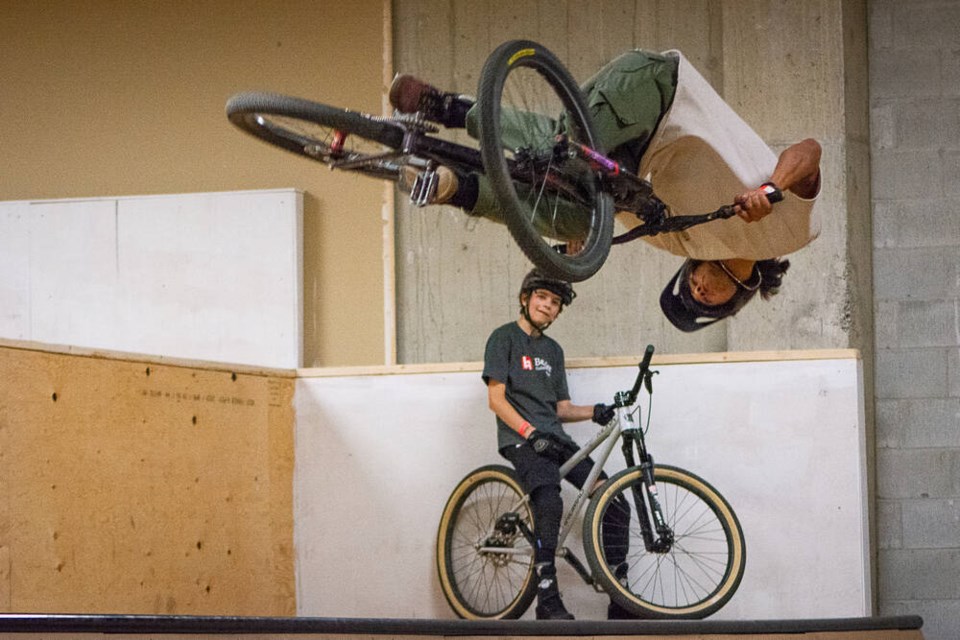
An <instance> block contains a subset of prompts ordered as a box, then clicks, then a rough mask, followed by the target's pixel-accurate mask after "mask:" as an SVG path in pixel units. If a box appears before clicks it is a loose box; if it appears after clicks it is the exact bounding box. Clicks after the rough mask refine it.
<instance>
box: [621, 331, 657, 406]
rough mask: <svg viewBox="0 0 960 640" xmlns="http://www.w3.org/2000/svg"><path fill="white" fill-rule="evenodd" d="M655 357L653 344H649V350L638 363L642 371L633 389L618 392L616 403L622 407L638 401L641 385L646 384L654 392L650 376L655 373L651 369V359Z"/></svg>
mask: <svg viewBox="0 0 960 640" xmlns="http://www.w3.org/2000/svg"><path fill="white" fill-rule="evenodd" d="M652 358H653V345H652V344H648V345H647V350H646V351H645V352H644V354H643V360H641V361H640V364H639V365H638V367H639V369H640V371H639V372H638V373H637V380H636V382H634V383H633V389H631V390H630V391H628V392H626V393H625V394H622V393H621V394H617V398H616V404H617V405H618V406H621V407H628V406H630V405H632V404H633V403H634V402H636V401H637V396H638V395H640V385H645V386H646V387H647V391H648V392H649V393H653V384H652V383H651V382H650V377H651V376H652V375H653V372H652V371H650V360H651V359H652Z"/></svg>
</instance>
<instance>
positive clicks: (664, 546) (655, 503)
mask: <svg viewBox="0 0 960 640" xmlns="http://www.w3.org/2000/svg"><path fill="white" fill-rule="evenodd" d="M633 444H634V442H633V438H632V437H627V438H624V443H623V455H624V458H625V459H626V462H627V464H628V465H629V466H631V467H633V466H639V467H640V472H641V473H642V474H643V483H642V486H643V490H641V488H640V486H639V485H633V487H632V493H633V506H634V509H636V512H637V521H638V522H639V524H640V535H641V536H642V537H643V544H644V546H645V547H646V549H647V551H649V552H651V553H666V552H667V551H669V550H670V548H671V546H672V545H673V531H672V530H671V529H670V527H669V526H668V525H667V523H666V520H665V519H664V517H663V508H662V507H661V506H660V499H659V496H658V493H657V484H656V482H655V481H654V477H653V456H652V455H649V454H648V453H646V451H645V450H644V449H643V448H640V464H639V465H636V462H635V460H634V457H633ZM651 516H652V517H653V522H652V523H651V521H650V518H651Z"/></svg>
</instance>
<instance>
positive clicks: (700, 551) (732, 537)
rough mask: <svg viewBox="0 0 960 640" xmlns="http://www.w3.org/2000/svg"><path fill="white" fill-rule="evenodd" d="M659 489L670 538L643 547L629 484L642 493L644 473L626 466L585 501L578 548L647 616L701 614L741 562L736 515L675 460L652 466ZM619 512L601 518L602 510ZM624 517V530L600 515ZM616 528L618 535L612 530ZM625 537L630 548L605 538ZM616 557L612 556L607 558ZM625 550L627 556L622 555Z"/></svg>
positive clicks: (612, 588) (614, 590) (728, 586)
mask: <svg viewBox="0 0 960 640" xmlns="http://www.w3.org/2000/svg"><path fill="white" fill-rule="evenodd" d="M654 481H655V484H656V486H657V496H658V499H659V501H660V504H661V506H662V508H663V516H664V519H665V520H666V524H667V525H668V526H669V527H670V528H671V529H672V530H673V534H674V540H673V544H672V545H671V546H670V548H669V550H668V551H666V552H663V553H657V552H649V551H648V550H647V549H646V547H645V545H644V541H643V538H642V537H641V534H640V525H639V523H638V520H637V513H636V504H637V502H636V501H635V500H634V494H633V492H634V490H638V491H640V492H645V491H646V489H645V488H644V485H643V473H642V472H641V470H640V469H639V468H636V467H632V468H630V469H626V470H624V471H621V472H620V473H618V474H616V475H615V476H613V477H612V478H611V479H610V480H609V481H608V482H607V483H606V484H604V486H603V487H601V488H600V490H599V491H598V492H597V494H596V496H595V497H594V499H593V500H592V501H591V503H590V506H589V508H588V509H587V513H586V516H585V517H584V523H583V524H584V547H585V552H586V556H587V560H588V562H589V563H590V568H591V569H592V570H593V574H594V576H595V577H596V578H597V580H598V581H599V582H600V584H601V585H602V586H603V588H604V590H605V591H606V592H607V593H608V594H609V595H610V597H611V598H612V599H613V600H615V601H616V602H617V603H618V604H620V605H621V606H622V607H624V608H625V609H627V610H629V611H632V612H633V613H635V614H637V615H639V616H642V617H647V618H688V619H698V618H705V617H706V616H709V615H711V614H713V613H715V612H716V611H718V610H719V609H720V608H721V607H722V606H723V605H725V604H726V603H727V601H729V600H730V598H731V597H733V594H734V593H735V592H736V590H737V587H739V586H740V580H741V579H742V578H743V572H744V567H745V564H746V545H745V542H744V538H743V530H742V529H741V527H740V522H739V520H737V516H736V514H735V513H734V511H733V508H732V507H731V506H730V504H729V503H728V502H727V501H726V500H725V499H724V498H723V496H721V495H720V493H719V492H718V491H717V490H716V489H714V488H713V487H712V486H710V485H709V484H708V483H707V482H706V481H705V480H703V479H702V478H699V477H698V476H696V475H694V474H692V473H690V472H688V471H684V470H683V469H678V468H676V467H669V466H660V465H657V466H656V467H654ZM624 502H626V504H629V505H630V513H623V516H624V517H621V518H616V517H607V518H605V514H606V512H607V510H608V509H620V510H623V504H624ZM617 521H619V522H621V523H622V522H624V521H628V522H629V527H628V531H626V532H623V531H620V532H615V531H608V532H607V535H608V544H607V548H605V546H604V522H606V523H607V524H606V526H615V527H616V526H620V525H611V524H610V523H611V522H617ZM618 534H619V535H618ZM611 538H612V539H615V540H623V539H624V538H626V540H627V541H628V544H629V548H628V549H624V548H623V547H622V546H621V547H619V548H617V547H615V546H613V545H611V544H610V543H609V540H610V539H611ZM608 554H609V555H610V556H616V558H609V557H608ZM624 554H626V561H625V565H624V563H621V562H620V558H622V557H623V556H624Z"/></svg>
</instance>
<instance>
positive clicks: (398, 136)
mask: <svg viewBox="0 0 960 640" xmlns="http://www.w3.org/2000/svg"><path fill="white" fill-rule="evenodd" d="M226 109H227V117H228V118H229V120H230V122H232V123H233V124H234V125H236V126H237V127H239V128H240V129H243V130H244V131H246V132H247V133H249V134H251V135H253V136H256V137H257V138H260V139H261V140H263V141H265V142H268V143H270V144H272V145H274V146H277V147H280V148H281V149H286V150H287V151H291V152H293V153H296V154H297V155H299V156H303V157H305V158H309V159H310V160H315V161H317V162H320V163H323V164H325V165H328V166H330V167H331V168H334V169H341V170H346V171H355V172H357V173H360V174H363V175H366V176H370V177H372V178H378V179H381V180H392V181H394V182H395V181H396V180H397V178H398V176H399V170H400V167H401V166H402V165H401V163H400V162H398V161H397V160H396V159H395V158H396V157H397V156H399V152H397V151H396V150H398V149H400V148H401V147H402V145H403V129H402V128H401V127H400V126H398V125H396V124H394V123H391V122H385V121H382V120H378V119H376V118H374V117H373V116H369V115H366V114H363V113H358V112H355V111H349V110H347V109H340V108H337V107H331V106H328V105H325V104H320V103H318V102H311V101H309V100H303V99H301V98H294V97H291V96H284V95H279V94H275V93H258V92H251V93H239V94H237V95H235V96H233V97H232V98H230V99H229V100H228V101H227V107H226Z"/></svg>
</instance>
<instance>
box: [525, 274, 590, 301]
mask: <svg viewBox="0 0 960 640" xmlns="http://www.w3.org/2000/svg"><path fill="white" fill-rule="evenodd" d="M536 289H546V290H547V291H550V292H552V293H555V294H556V295H557V296H559V297H560V301H561V302H562V303H563V304H564V305H568V304H570V303H571V302H573V299H574V298H576V297H577V294H576V292H575V291H574V290H573V285H571V284H570V283H569V282H567V281H566V280H560V279H559V278H553V277H551V276H548V275H546V274H545V273H543V272H542V271H540V270H539V269H537V268H534V269H531V270H530V272H529V273H528V274H527V275H526V276H524V278H523V283H522V284H521V285H520V299H521V304H522V302H523V294H525V293H530V292H531V291H534V290H536Z"/></svg>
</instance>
